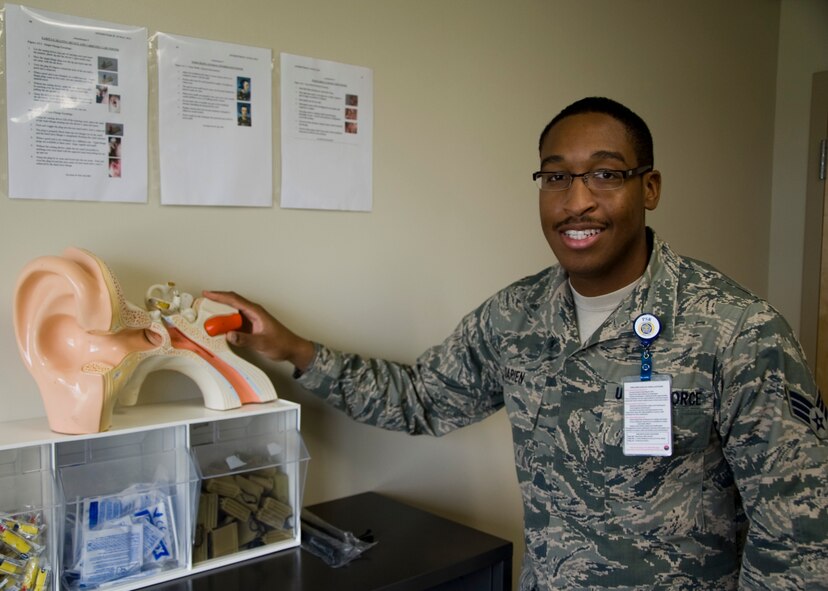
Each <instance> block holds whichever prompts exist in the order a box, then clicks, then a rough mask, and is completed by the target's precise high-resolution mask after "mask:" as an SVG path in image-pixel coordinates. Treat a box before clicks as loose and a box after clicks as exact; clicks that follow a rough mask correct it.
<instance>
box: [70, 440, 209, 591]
mask: <svg viewBox="0 0 828 591" xmlns="http://www.w3.org/2000/svg"><path fill="white" fill-rule="evenodd" d="M56 452H57V453H56V459H57V466H58V474H59V486H60V488H61V491H62V496H63V501H64V535H63V540H62V541H63V552H62V556H61V569H60V573H61V578H60V588H61V589H65V590H75V589H94V588H97V587H100V586H106V587H107V588H112V587H117V586H119V585H120V584H123V585H125V586H129V587H130V588H132V587H135V586H138V584H139V583H140V584H151V583H152V582H154V581H153V577H155V578H157V579H166V578H169V576H170V574H171V573H170V572H169V571H172V570H176V569H180V570H181V571H182V574H183V571H184V570H186V569H187V568H188V566H189V564H190V542H191V536H192V524H193V517H194V511H195V502H196V496H195V495H196V493H197V491H198V476H197V474H196V471H195V468H194V466H193V464H192V460H191V459H190V457H189V455H188V453H187V447H186V428H185V427H184V426H179V427H168V428H160V429H153V430H147V431H143V432H139V433H127V434H121V435H113V436H108V437H101V438H97V439H87V440H80V441H77V442H74V441H67V442H61V443H58V444H56Z"/></svg>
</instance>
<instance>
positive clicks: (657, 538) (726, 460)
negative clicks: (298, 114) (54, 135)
mask: <svg viewBox="0 0 828 591" xmlns="http://www.w3.org/2000/svg"><path fill="white" fill-rule="evenodd" d="M540 154H541V171H539V173H536V175H535V176H536V178H537V179H538V180H539V184H540V186H541V193H540V211H541V222H542V226H543V230H544V234H545V235H546V238H547V241H548V242H549V244H550V246H551V248H552V250H553V252H554V253H555V255H556V258H557V259H558V261H559V264H558V265H556V266H553V267H551V268H549V269H546V270H544V271H542V272H541V273H538V274H537V275H535V276H532V277H528V278H525V279H523V280H521V281H518V282H516V283H514V284H512V285H510V286H509V287H507V288H505V289H503V290H502V291H500V292H499V293H497V294H495V295H494V296H493V297H492V298H490V299H489V300H488V301H486V302H484V303H483V304H482V305H481V306H480V307H479V308H478V309H477V310H475V311H473V312H472V313H470V314H469V315H467V316H466V317H465V318H464V319H463V320H462V321H461V323H460V324H459V326H458V327H457V329H456V330H455V331H454V333H453V334H452V335H451V336H449V338H448V339H446V341H445V342H443V343H442V344H441V345H439V346H436V347H434V348H432V349H430V350H428V351H427V352H425V353H424V354H423V355H422V356H421V357H420V358H419V359H418V360H417V363H416V364H415V365H413V366H407V365H401V364H397V363H392V362H387V361H382V360H376V359H370V360H369V359H363V358H361V357H359V356H356V355H348V354H344V353H341V352H337V351H334V350H331V349H329V348H327V347H325V346H323V345H320V344H314V343H311V342H309V341H307V340H305V339H302V338H301V337H298V336H297V335H295V334H294V333H292V332H290V331H289V330H288V329H287V328H285V327H284V326H283V325H281V324H280V323H279V322H278V321H277V320H275V319H274V318H273V317H272V316H270V315H269V314H268V313H267V312H266V311H265V310H264V309H262V308H261V307H260V306H258V305H256V304H253V303H251V302H249V301H247V300H245V299H244V298H241V297H240V296H237V295H236V294H233V293H224V292H206V295H208V296H209V297H212V298H215V299H217V300H219V301H224V302H225V303H228V304H230V305H233V306H235V307H237V308H239V309H240V310H242V312H243V314H244V315H245V317H246V318H247V320H248V323H247V326H245V327H244V328H243V330H242V331H240V332H237V333H231V334H230V335H228V339H229V340H230V342H231V343H234V344H236V345H239V346H247V347H251V348H253V349H256V350H258V351H259V352H261V353H262V354H264V355H265V356H267V357H269V358H271V359H274V360H283V359H286V360H289V361H291V362H292V363H294V365H295V366H296V367H297V377H298V380H299V382H300V383H301V384H302V385H304V386H305V387H306V388H308V389H309V390H311V391H313V392H315V393H316V394H318V395H320V396H322V397H323V398H325V399H326V400H328V402H330V403H331V404H333V405H334V406H336V407H338V408H340V409H342V410H344V411H345V412H346V413H348V414H349V415H350V416H352V417H354V418H355V419H357V420H360V421H363V422H366V423H370V424H374V425H378V426H381V427H384V428H388V429H396V430H405V431H408V432H410V433H412V434H419V433H426V434H431V435H442V434H445V433H448V432H449V431H451V430H453V429H456V428H458V427H462V426H464V425H468V424H470V423H473V422H475V421H479V420H481V419H482V418H484V417H486V416H488V415H490V414H491V413H493V412H495V411H497V410H498V409H499V408H501V407H503V406H505V407H506V409H507V412H508V413H509V420H510V422H511V425H512V434H513V440H514V451H515V461H516V465H517V473H518V479H519V481H520V486H521V490H522V495H523V503H524V518H525V536H526V556H525V558H524V563H523V572H522V573H521V581H520V588H521V590H522V591H529V590H535V589H537V590H551V589H617V590H621V589H687V590H691V589H692V590H698V589H710V590H714V589H715V590H721V589H736V588H740V589H769V590H780V589H823V588H828V546H826V538H828V534H826V530H828V500H827V499H828V496H827V495H828V493H827V492H826V491H828V471H826V460H828V443H826V434H828V413H826V408H825V405H824V404H823V402H822V400H821V399H820V397H819V395H818V394H817V391H816V387H815V385H814V382H813V378H812V377H811V374H810V372H809V370H808V369H807V367H806V365H805V362H804V357H803V354H802V351H801V349H800V347H799V344H798V343H797V342H796V339H795V338H794V336H793V335H792V333H791V330H790V328H789V327H788V325H787V324H786V323H785V321H784V320H783V319H782V317H781V316H780V315H779V314H778V313H777V312H776V311H774V310H773V309H772V308H771V307H770V306H769V305H768V304H767V303H766V302H764V301H762V300H760V299H759V298H757V297H756V296H754V295H752V294H751V293H749V292H747V291H746V290H744V289H743V288H741V287H740V286H738V285H737V284H736V283H734V282H733V281H732V280H730V279H728V278H727V277H725V276H723V275H722V274H721V273H718V272H717V271H715V270H714V269H712V268H711V267H709V266H707V265H705V264H703V263H699V262H697V261H693V260H691V259H687V258H683V257H680V256H678V255H677V254H675V253H674V252H673V251H672V250H671V249H670V248H669V246H667V244H665V243H664V242H663V241H662V240H660V239H659V238H658V237H657V236H656V235H655V234H654V233H653V232H652V231H651V230H650V229H649V228H647V227H646V226H645V223H644V213H645V210H647V209H654V208H655V207H656V205H657V204H658V199H659V196H660V181H661V177H660V174H659V173H658V171H656V170H653V169H652V163H653V161H652V139H651V138H650V135H649V131H648V130H647V127H646V125H645V124H644V122H643V121H642V120H641V119H640V118H639V117H638V116H637V115H635V114H634V113H632V112H631V111H629V109H627V108H626V107H623V106H622V105H619V104H618V103H615V102H614V101H610V100H608V99H596V98H590V99H584V100H582V101H578V102H576V103H574V104H573V105H570V107H568V108H567V109H565V110H564V111H562V112H561V113H560V114H559V115H558V116H557V117H556V118H555V119H553V120H552V122H550V124H549V125H548V126H547V128H546V129H545V130H544V132H543V134H542V135H541V142H540ZM645 313H646V314H652V315H653V316H655V317H656V318H657V319H658V320H659V322H660V325H661V331H660V334H659V335H658V337H657V338H656V339H655V340H654V341H653V342H652V344H651V345H650V347H649V351H650V353H651V355H652V357H651V362H652V366H653V372H654V374H657V375H658V376H669V377H670V378H671V379H672V385H671V388H670V389H669V390H666V392H667V398H671V400H669V401H668V402H665V404H667V405H668V407H669V406H670V404H669V403H671V406H672V450H671V454H670V455H667V456H640V455H637V456H632V455H625V454H624V437H625V421H624V397H625V392H626V390H625V388H624V382H625V381H626V380H628V379H630V378H632V379H634V380H636V379H637V380H639V381H640V380H641V375H642V372H643V370H642V363H643V361H642V347H643V344H642V341H641V339H640V338H639V337H638V336H636V334H635V331H634V328H633V323H634V321H635V319H636V318H638V317H639V316H640V315H641V314H645Z"/></svg>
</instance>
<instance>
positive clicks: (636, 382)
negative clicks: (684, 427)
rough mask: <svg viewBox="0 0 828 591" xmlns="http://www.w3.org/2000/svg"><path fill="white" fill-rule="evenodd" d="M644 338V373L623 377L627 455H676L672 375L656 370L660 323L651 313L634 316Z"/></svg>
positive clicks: (625, 452) (641, 336) (636, 331)
mask: <svg viewBox="0 0 828 591" xmlns="http://www.w3.org/2000/svg"><path fill="white" fill-rule="evenodd" d="M634 328H635V334H636V335H638V338H639V339H640V341H641V373H640V374H639V375H637V376H632V377H629V378H625V379H624V455H625V456H671V455H673V412H672V411H673V406H672V387H671V386H672V379H671V378H670V376H664V375H658V374H655V375H654V374H653V373H652V370H653V357H652V353H651V352H650V345H652V343H653V341H654V340H655V339H656V337H658V333H659V332H660V330H661V324H660V323H659V321H658V318H656V317H655V316H653V315H652V314H642V315H641V316H639V317H638V318H636V319H635V324H634Z"/></svg>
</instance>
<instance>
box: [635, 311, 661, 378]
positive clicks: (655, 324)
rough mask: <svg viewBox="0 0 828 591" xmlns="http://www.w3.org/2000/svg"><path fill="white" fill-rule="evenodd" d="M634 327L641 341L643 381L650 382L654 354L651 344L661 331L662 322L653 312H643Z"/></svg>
mask: <svg viewBox="0 0 828 591" xmlns="http://www.w3.org/2000/svg"><path fill="white" fill-rule="evenodd" d="M633 328H634V330H635V334H636V335H637V336H638V338H639V339H640V341H641V381H642V382H649V381H650V380H651V379H652V377H653V354H652V353H651V351H650V345H652V344H653V341H654V340H656V337H658V333H659V332H661V323H660V322H659V321H658V318H656V317H655V316H653V315H652V314H642V315H641V316H639V317H638V318H636V319H635V322H634V323H633Z"/></svg>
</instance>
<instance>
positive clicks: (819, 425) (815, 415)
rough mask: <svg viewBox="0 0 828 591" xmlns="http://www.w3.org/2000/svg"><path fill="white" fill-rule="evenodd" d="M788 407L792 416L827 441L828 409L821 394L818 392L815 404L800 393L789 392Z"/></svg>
mask: <svg viewBox="0 0 828 591" xmlns="http://www.w3.org/2000/svg"><path fill="white" fill-rule="evenodd" d="M788 405H789V406H790V407H791V414H792V415H793V416H795V417H796V418H797V419H799V420H800V421H802V422H803V423H805V424H806V425H808V426H809V427H810V428H811V431H813V432H814V433H815V434H816V436H817V437H819V438H820V439H825V438H826V436H828V408H826V407H825V402H824V401H823V400H822V395H821V393H819V392H817V396H816V403H814V401H812V400H809V399H808V398H807V397H806V396H803V395H802V394H800V393H799V392H794V391H793V390H788Z"/></svg>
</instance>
